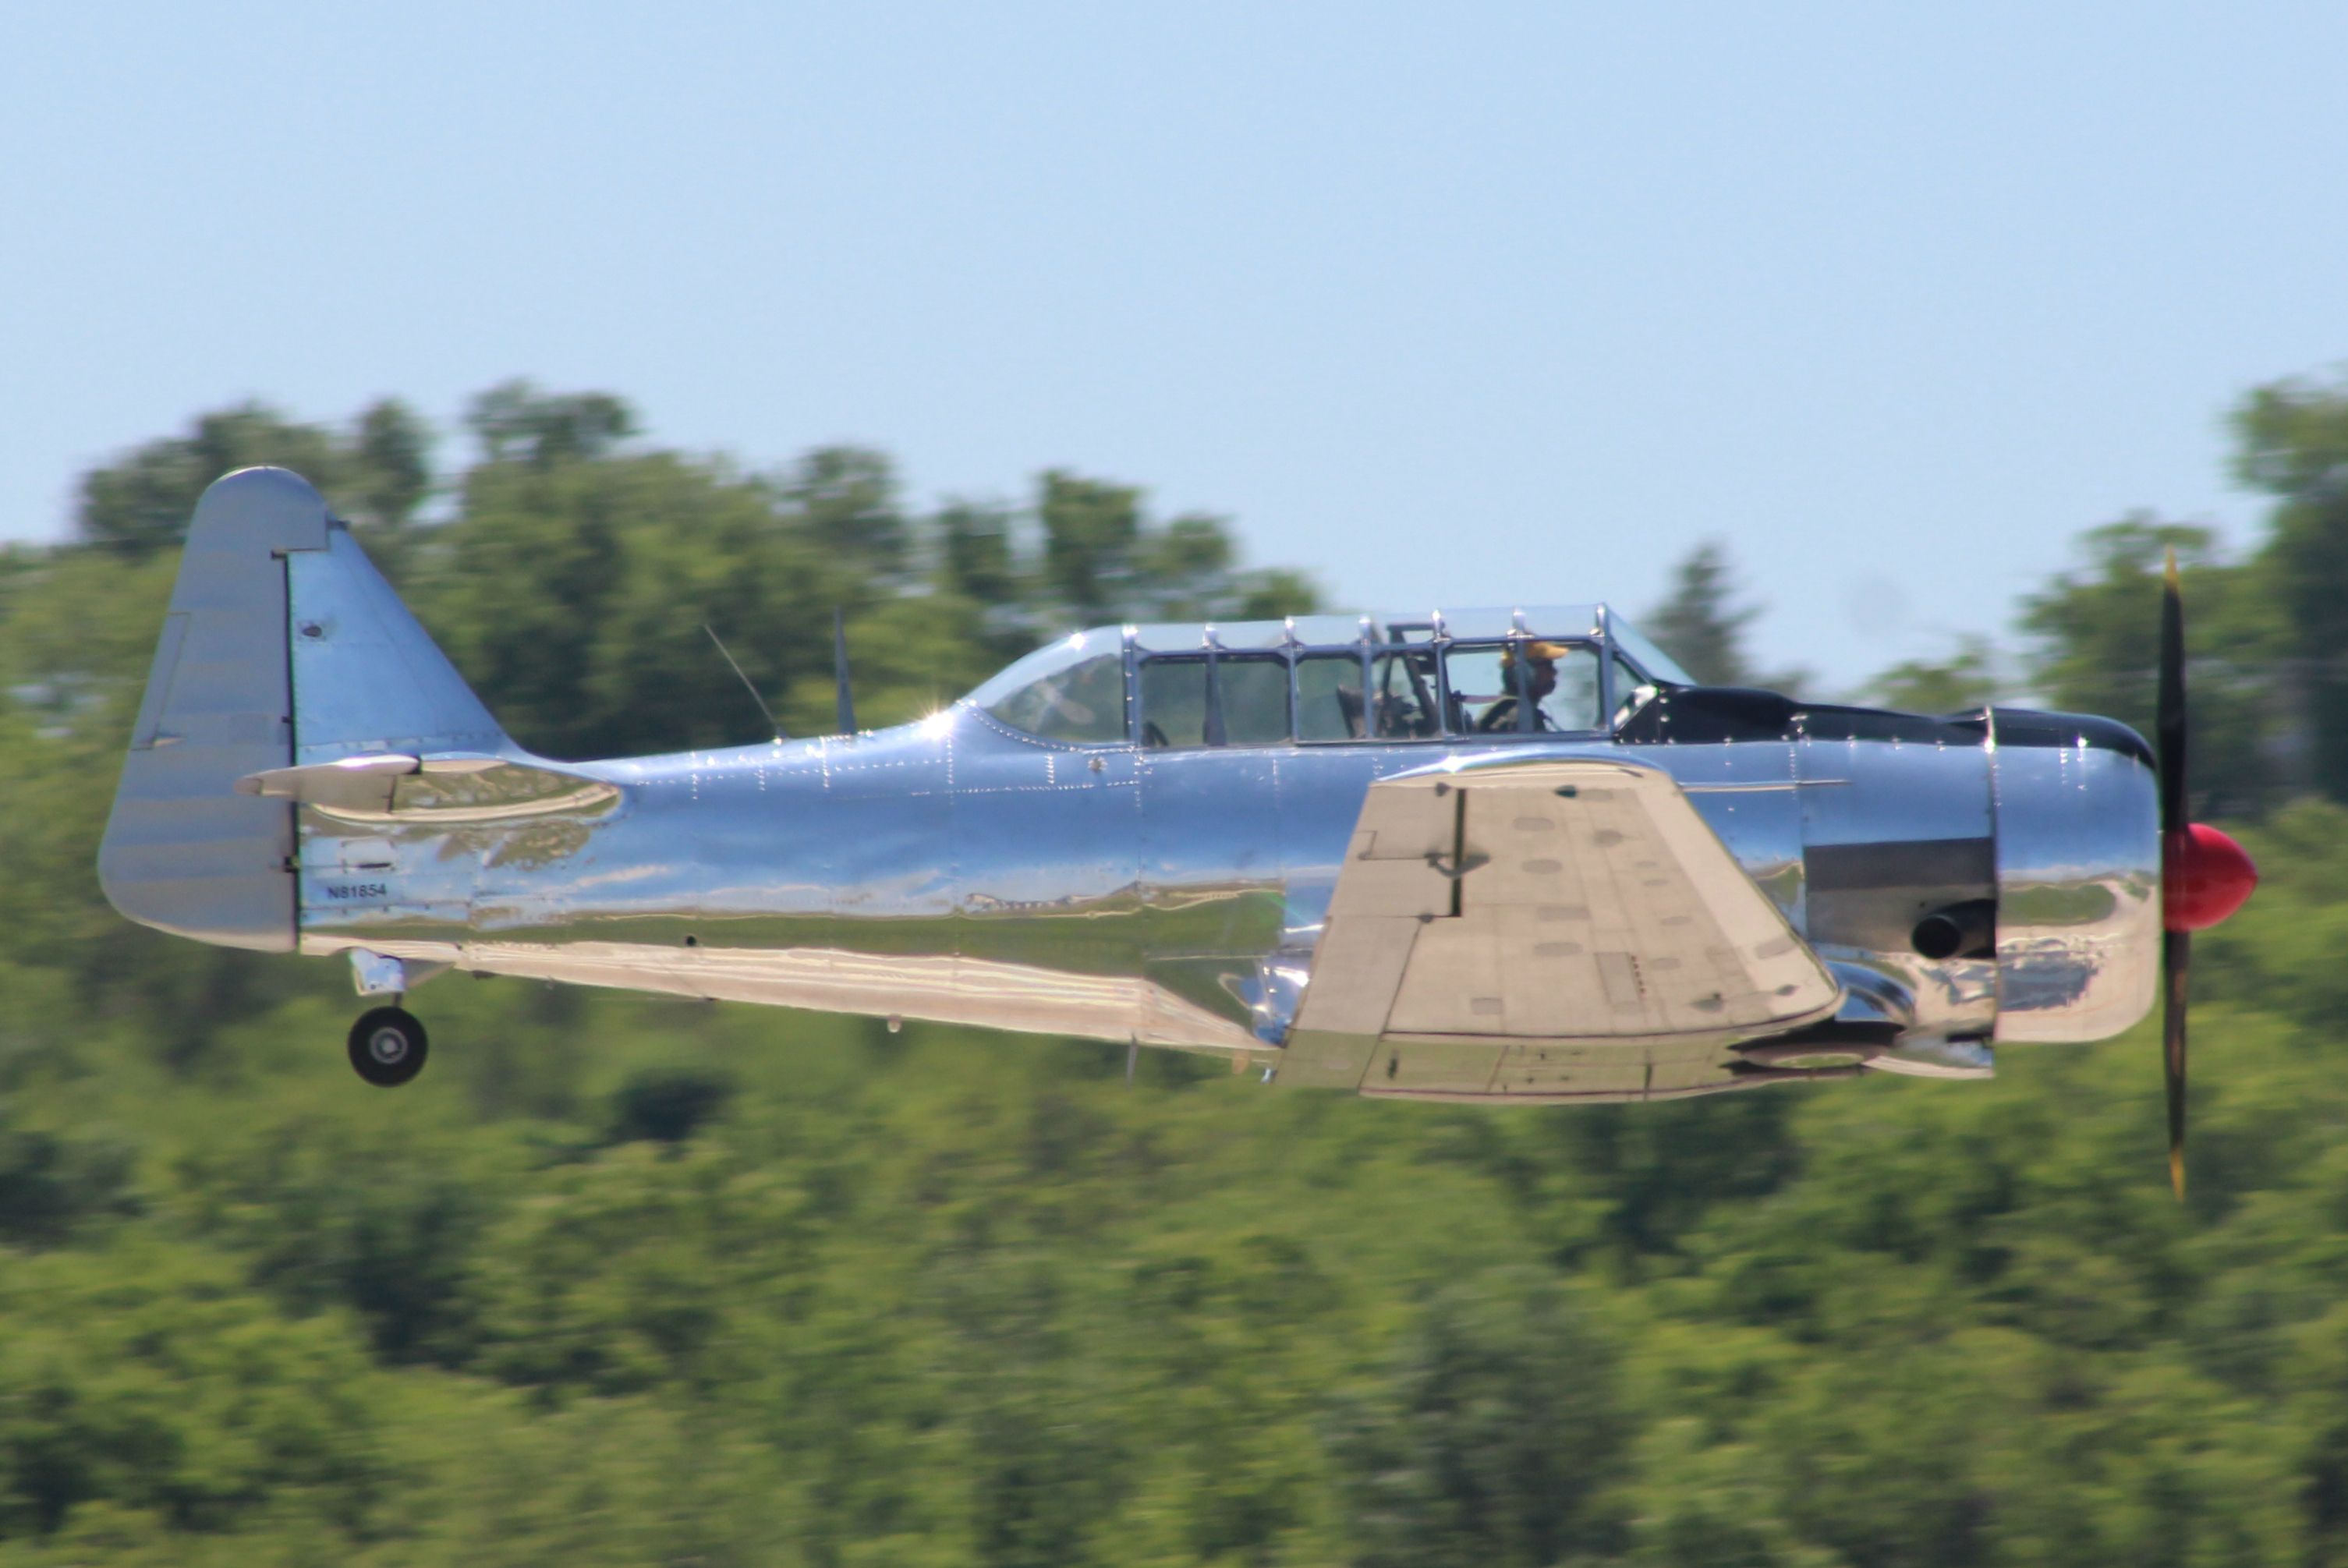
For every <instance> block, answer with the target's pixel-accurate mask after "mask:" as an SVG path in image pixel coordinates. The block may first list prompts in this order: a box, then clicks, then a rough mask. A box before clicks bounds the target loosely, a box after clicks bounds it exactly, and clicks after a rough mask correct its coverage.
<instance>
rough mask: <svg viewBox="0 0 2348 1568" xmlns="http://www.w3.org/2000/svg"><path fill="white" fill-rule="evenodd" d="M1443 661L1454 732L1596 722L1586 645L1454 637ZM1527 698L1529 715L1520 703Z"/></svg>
mask: <svg viewBox="0 0 2348 1568" xmlns="http://www.w3.org/2000/svg"><path fill="white" fill-rule="evenodd" d="M1443 667H1444V672H1445V677H1446V685H1445V716H1446V719H1447V722H1448V724H1449V725H1450V727H1451V732H1452V733H1453V734H1455V735H1514V734H1521V733H1525V732H1529V731H1539V732H1552V733H1553V732H1557V731H1561V730H1577V731H1578V730H1591V729H1596V728H1597V727H1599V725H1598V650H1597V649H1596V648H1594V647H1592V646H1591V645H1589V644H1587V643H1569V642H1565V641H1562V640H1559V639H1555V638H1542V637H1518V638H1512V639H1510V640H1509V641H1508V642H1504V643H1501V642H1494V643H1454V644H1452V645H1450V647H1449V648H1448V649H1447V650H1446V652H1445V654H1444V658H1443ZM1528 700H1529V701H1530V703H1531V705H1532V707H1531V711H1530V713H1529V714H1528V713H1527V712H1526V711H1525V709H1524V707H1523V705H1524V704H1525V702H1527V701H1528Z"/></svg>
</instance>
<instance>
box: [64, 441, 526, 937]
mask: <svg viewBox="0 0 2348 1568" xmlns="http://www.w3.org/2000/svg"><path fill="white" fill-rule="evenodd" d="M448 750H461V751H477V752H493V753H497V754H499V755H518V753H516V751H515V748H514V747H513V744H512V742H510V741H509V740H508V739H507V738H506V737H505V735H504V733H503V732H502V731H501V730H499V727H498V725H497V721H496V720H495V719H492V718H491V717H489V710H488V709H486V708H484V707H482V706H481V704H480V700H479V698H478V697H476V696H474V695H473V694H472V691H471V690H470V688H469V687H468V686H466V685H465V682H464V678H463V677H462V676H459V675H458V673H457V671H456V668H455V667H454V666H453V665H450V664H449V663H448V658H447V656H446V655H443V654H442V653H441V652H440V650H439V649H438V647H436V646H435V645H433V642H432V639H431V638H430V637H429V636H428V635H427V634H426V633H425V631H424V628H423V627H421V626H419V625H417V623H416V618H415V617H414V616H413V615H410V614H408V613H407V606H406V605H404V604H402V603H400V602H399V597H398V595H397V594H396V593H393V592H392V589H391V585H390V584H389V583H386V582H385V581H384V580H383V576H382V574H381V573H378V572H376V569H375V566H374V563H373V562H369V561H368V560H367V558H366V552H363V551H362V550H360V549H359V546H358V542H356V541H355V540H354V539H353V538H352V537H351V535H350V532H349V531H348V530H347V529H346V528H345V527H344V526H343V525H342V524H341V523H340V522H338V521H335V519H334V518H332V517H331V516H329V515H328V513H327V511H326V503H325V501H324V499H323V498H321V497H320V496H319V494H318V492H317V491H316V490H313V489H312V488H311V487H310V485H309V484H308V483H307V481H305V480H303V479H302V478H301V477H300V476H299V475H296V474H293V473H290V472H288V471H287V470H285V469H240V470H239V471H237V472H235V473H232V474H230V475H228V476H227V477H226V478H224V479H221V480H217V481H215V482H214V483H213V485H212V487H211V489H210V490H206V491H205V492H204V495H203V499H202V500H200V501H199V502H197V503H196V513H195V519H194V521H192V522H191V523H190V524H189V527H188V542H187V548H186V551H185V552H184V553H183V554H182V555H181V557H180V576H179V581H178V583H176V584H175V585H174V586H173V588H172V590H171V605H170V613H169V614H168V615H167V616H166V617H165V619H164V623H163V634H162V638H161V640H160V642H159V643H157V645H156V648H155V663H154V665H153V667H152V668H151V669H150V670H149V672H148V676H147V695H146V699H145V700H144V701H143V702H142V703H141V704H140V705H139V722H138V725H137V727H136V728H134V729H133V730H132V732H131V738H130V754H129V758H127V759H126V760H125V761H124V764H123V769H122V782H121V784H120V785H119V787H118V789H116V791H115V797H114V814H113V815H112V816H111V817H110V818H109V819H108V821H107V825H106V839H105V841H104V843H103V844H101V845H100V846H99V849H98V882H99V883H100V884H101V885H102V886H103V887H104V888H105V890H106V896H107V898H108V900H109V901H110V902H111V903H113V905H114V907H115V908H116V909H118V910H119V911H121V912H122V913H124V914H126V915H128V916H129V917H130V918H131V919H132V920H135V921H138V922H139V923H142V924H145V925H151V926H155V927H157V928H158V929H160V930H163V931H169V932H172V933H174V934H178V935H181V936H190V937H194V938H196V939H197V940H199V941H202V942H211V943H216V944H220V945H222V946H226V947H249V948H254V949H258V950H260V951H263V952H272V953H286V952H291V951H292V950H293V946H294V944H295V940H296V930H295V913H294V877H293V853H294V838H293V827H294V824H293V805H292V804H291V803H290V802H288V801H285V800H282V799H267V798H263V797H257V796H252V795H245V794H240V793H238V792H237V789H236V781H237V780H238V779H242V778H244V777H245V776H247V775H248V774H253V773H259V772H262V771H264V770H266V769H273V768H286V767H291V766H293V765H296V764H301V763H314V762H330V761H334V760H335V759H336V758H343V757H349V756H354V755H356V754H359V753H363V752H371V751H404V752H414V753H422V752H427V751H448Z"/></svg>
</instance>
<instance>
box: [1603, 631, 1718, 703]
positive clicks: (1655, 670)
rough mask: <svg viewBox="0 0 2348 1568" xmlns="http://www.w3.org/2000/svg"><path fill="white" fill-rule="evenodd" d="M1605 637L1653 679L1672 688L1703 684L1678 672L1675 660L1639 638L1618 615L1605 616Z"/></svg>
mask: <svg viewBox="0 0 2348 1568" xmlns="http://www.w3.org/2000/svg"><path fill="white" fill-rule="evenodd" d="M1606 634H1607V635H1608V636H1610V637H1612V639H1613V640H1614V645H1616V646H1617V647H1619V648H1621V649H1622V651H1623V652H1624V653H1626V654H1628V655H1631V657H1632V660H1633V661H1635V662H1636V663H1637V664H1638V665H1639V667H1640V668H1642V669H1643V670H1645V671H1646V672H1647V674H1648V675H1649V676H1651V677H1653V679H1656V680H1659V681H1663V682H1665V683H1666V684H1668V685H1671V686H1701V685H1702V684H1703V683H1702V682H1701V681H1699V680H1697V679H1696V678H1695V677H1694V676H1692V675H1690V674H1688V673H1687V671H1685V670H1684V669H1682V668H1680V665H1679V661H1678V660H1677V659H1674V658H1673V657H1672V656H1671V655H1669V654H1667V653H1665V652H1663V649H1661V648H1659V647H1657V646H1655V645H1654V644H1653V643H1651V642H1649V641H1647V639H1646V638H1645V637H1643V636H1642V635H1640V634H1639V628H1638V627H1636V626H1633V625H1632V624H1631V623H1630V622H1628V621H1625V620H1623V619H1622V617H1621V616H1620V615H1609V616H1607V618H1606Z"/></svg>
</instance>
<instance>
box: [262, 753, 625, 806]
mask: <svg viewBox="0 0 2348 1568" xmlns="http://www.w3.org/2000/svg"><path fill="white" fill-rule="evenodd" d="M236 790H237V793H238V794H240V795H260V796H263V797H266V798H268V799H273V800H293V801H296V802H298V803H300V804H302V805H304V806H307V807H309V808H311V809H312V810H315V811H319V812H322V813H324V815H326V816H329V817H335V818H339V819H342V820H346V821H357V822H381V821H388V820H396V819H399V818H429V819H430V820H432V821H435V822H488V821H498V820H504V819H508V818H520V817H540V816H547V815H551V814H555V813H578V812H594V811H603V810H609V809H610V808H611V806H612V805H613V803H614V802H616V801H617V800H618V799H619V798H620V789H619V786H617V785H615V784H607V783H605V782H604V781H603V780H602V779H592V778H590V777H588V776H587V775H586V774H583V773H573V772H571V771H569V770H568V769H561V768H553V767H549V766H548V765H547V764H545V763H542V762H516V761H514V760H512V759H511V758H504V757H489V756H486V755H483V754H481V753H479V752H448V753H441V754H437V755H434V756H429V757H413V756H409V755H407V754H406V753H404V752H396V751H376V752H368V753H365V754H362V755H359V756H355V757H345V758H339V759H337V760H335V761H333V762H312V763H305V764H304V765H302V766H300V767H297V768H270V769H263V770H262V771H261V772H258V773H250V774H247V775H246V776H245V777H243V778H242V779H238V780H237V781H236Z"/></svg>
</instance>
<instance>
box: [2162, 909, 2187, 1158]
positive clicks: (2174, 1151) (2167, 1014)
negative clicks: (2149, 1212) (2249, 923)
mask: <svg viewBox="0 0 2348 1568" xmlns="http://www.w3.org/2000/svg"><path fill="white" fill-rule="evenodd" d="M2192 951H2193V934H2192V933H2191V932H2189V931H2171V932H2166V933H2164V934H2162V936H2161V939H2160V971H2161V980H2162V983H2163V984H2162V991H2163V996H2162V1002H2161V1011H2160V1054H2161V1067H2162V1076H2163V1077H2165V1078H2167V1079H2168V1184H2169V1186H2170V1187H2172V1188H2174V1189H2175V1190H2176V1192H2177V1201H2178V1202H2180V1203H2182V1202H2185V993H2186V987H2187V983H2188V976H2189V975H2190V974H2191V972H2192V966H2191V956H2192Z"/></svg>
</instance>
